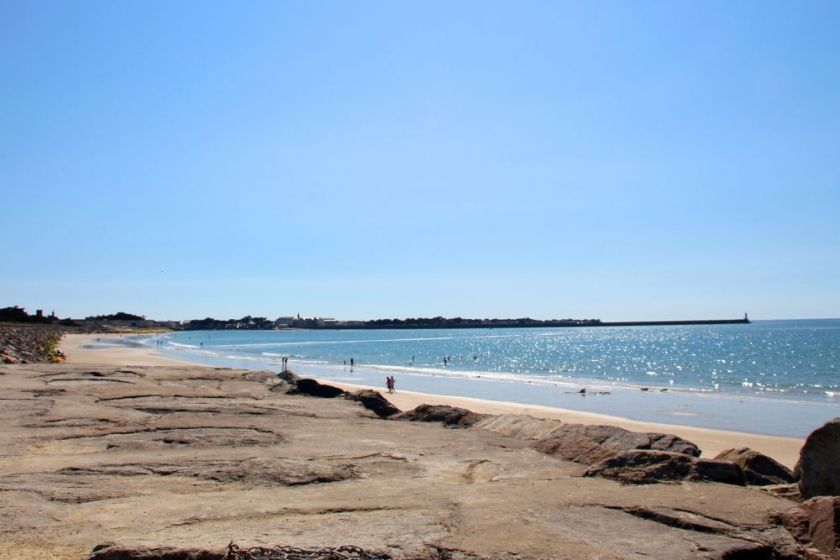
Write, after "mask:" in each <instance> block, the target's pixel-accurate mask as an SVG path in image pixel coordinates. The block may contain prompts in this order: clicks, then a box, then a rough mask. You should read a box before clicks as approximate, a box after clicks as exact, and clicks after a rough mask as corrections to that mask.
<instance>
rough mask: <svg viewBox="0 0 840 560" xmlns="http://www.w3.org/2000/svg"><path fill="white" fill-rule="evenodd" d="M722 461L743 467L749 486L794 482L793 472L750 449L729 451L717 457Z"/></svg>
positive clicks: (722, 452)
mask: <svg viewBox="0 0 840 560" xmlns="http://www.w3.org/2000/svg"><path fill="white" fill-rule="evenodd" d="M715 459H717V460H720V461H731V462H733V463H735V464H736V465H738V466H739V467H741V470H743V471H744V477H745V478H746V481H747V484H751V485H753V486H769V485H771V484H790V483H791V482H794V480H795V479H794V477H793V472H792V471H791V470H790V469H789V468H787V467H786V466H784V465H782V464H781V463H779V462H778V461H776V460H775V459H773V458H771V457H768V456H767V455H764V454H763V453H759V452H758V451H755V450H753V449H750V448H749V447H741V448H739V449H727V450H725V451H721V452H720V453H718V454H717V456H715Z"/></svg>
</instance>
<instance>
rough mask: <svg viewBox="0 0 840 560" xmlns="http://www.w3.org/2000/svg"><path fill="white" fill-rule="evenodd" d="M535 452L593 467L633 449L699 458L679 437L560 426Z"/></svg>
mask: <svg viewBox="0 0 840 560" xmlns="http://www.w3.org/2000/svg"><path fill="white" fill-rule="evenodd" d="M534 448H535V449H537V450H538V451H541V452H543V453H547V454H549V455H553V456H555V457H557V458H559V459H563V460H566V461H574V462H576V463H583V464H585V465H592V464H594V463H597V462H599V461H602V460H604V459H606V458H608V457H612V456H614V455H617V454H619V453H622V452H625V451H631V450H634V449H648V450H654V451H668V452H673V453H680V454H682V455H688V456H690V457H698V456H699V455H700V449H699V448H698V447H697V446H696V445H694V444H693V443H691V442H690V441H687V440H684V439H682V438H680V437H677V436H674V435H669V434H659V433H652V432H650V433H646V432H631V431H629V430H625V429H623V428H619V427H617V426H600V425H594V426H590V425H586V424H563V425H562V426H560V427H559V428H557V429H555V430H553V431H552V432H551V434H550V435H549V436H548V437H546V438H543V439H540V440H538V441H537V442H536V443H535V444H534Z"/></svg>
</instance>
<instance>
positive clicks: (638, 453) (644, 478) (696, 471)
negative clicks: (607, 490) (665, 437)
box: [583, 449, 744, 485]
mask: <svg viewBox="0 0 840 560" xmlns="http://www.w3.org/2000/svg"><path fill="white" fill-rule="evenodd" d="M583 476H600V477H604V478H610V479H613V480H617V481H619V482H622V483H624V484H651V483H654V482H661V481H679V480H694V481H709V482H722V483H725V484H737V485H743V484H744V474H743V472H742V471H741V468H740V467H739V466H738V465H736V464H735V463H731V462H729V461H715V460H708V459H698V458H696V457H693V456H691V455H686V454H685V453H675V452H673V451H656V450H652V449H634V450H631V451H624V452H622V453H618V454H615V455H613V456H611V457H607V458H606V459H604V460H602V461H599V462H598V463H596V464H594V465H592V466H591V467H589V469H587V470H586V472H585V473H584V474H583Z"/></svg>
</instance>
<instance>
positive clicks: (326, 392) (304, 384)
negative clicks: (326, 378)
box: [288, 379, 345, 399]
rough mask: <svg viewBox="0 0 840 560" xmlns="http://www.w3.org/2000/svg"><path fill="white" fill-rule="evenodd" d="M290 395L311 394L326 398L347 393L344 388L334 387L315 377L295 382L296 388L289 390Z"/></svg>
mask: <svg viewBox="0 0 840 560" xmlns="http://www.w3.org/2000/svg"><path fill="white" fill-rule="evenodd" d="M288 394H290V395H309V396H311V397H321V398H325V399H333V398H335V397H339V396H341V395H343V394H345V391H344V390H343V389H339V388H338V387H333V386H332V385H324V384H323V383H318V382H317V381H315V380H314V379H298V380H297V382H296V383H295V384H294V388H292V389H290V390H289V391H288Z"/></svg>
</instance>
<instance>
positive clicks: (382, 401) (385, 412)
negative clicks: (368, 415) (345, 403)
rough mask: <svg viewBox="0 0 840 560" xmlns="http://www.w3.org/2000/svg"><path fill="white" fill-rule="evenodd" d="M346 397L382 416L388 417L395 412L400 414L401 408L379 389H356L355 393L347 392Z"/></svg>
mask: <svg viewBox="0 0 840 560" xmlns="http://www.w3.org/2000/svg"><path fill="white" fill-rule="evenodd" d="M345 398H346V399H348V400H351V401H357V402H360V403H361V404H362V406H364V407H365V408H367V409H368V410H370V411H372V412H373V413H374V414H376V415H377V416H379V417H380V418H388V417H389V416H393V415H395V414H399V412H400V409H399V408H397V407H396V406H394V405H392V404H391V403H390V401H388V399H386V398H385V397H383V396H382V395H381V394H380V393H379V392H378V391H374V390H372V389H365V390H362V391H356V392H355V393H347V394H346V395H345Z"/></svg>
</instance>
